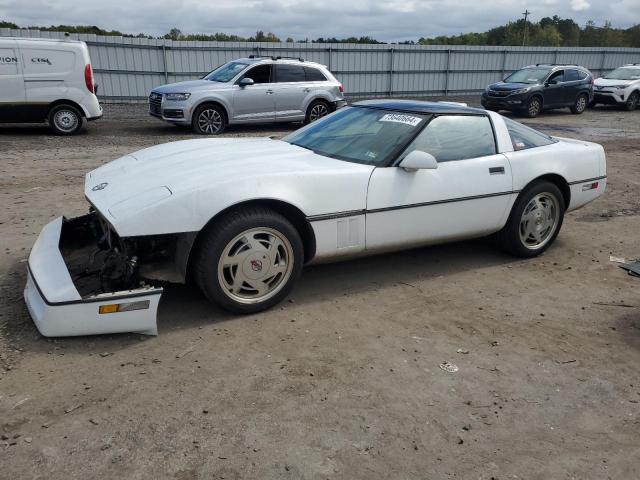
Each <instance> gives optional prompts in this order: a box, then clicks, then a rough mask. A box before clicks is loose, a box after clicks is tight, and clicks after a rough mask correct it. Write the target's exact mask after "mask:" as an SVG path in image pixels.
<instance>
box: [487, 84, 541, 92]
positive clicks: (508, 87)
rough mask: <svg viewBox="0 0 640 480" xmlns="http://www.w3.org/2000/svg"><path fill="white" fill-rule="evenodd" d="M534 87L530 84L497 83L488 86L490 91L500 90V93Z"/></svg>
mask: <svg viewBox="0 0 640 480" xmlns="http://www.w3.org/2000/svg"><path fill="white" fill-rule="evenodd" d="M533 86H535V85H533V84H531V83H506V82H498V83H493V84H491V85H489V88H490V89H491V90H500V91H511V90H519V89H521V88H527V87H533Z"/></svg>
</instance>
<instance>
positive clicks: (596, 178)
mask: <svg viewBox="0 0 640 480" xmlns="http://www.w3.org/2000/svg"><path fill="white" fill-rule="evenodd" d="M605 178H607V176H606V175H603V176H601V177H593V178H586V179H584V180H577V181H575V182H569V185H578V184H579V183H587V182H594V181H596V180H604V179H605Z"/></svg>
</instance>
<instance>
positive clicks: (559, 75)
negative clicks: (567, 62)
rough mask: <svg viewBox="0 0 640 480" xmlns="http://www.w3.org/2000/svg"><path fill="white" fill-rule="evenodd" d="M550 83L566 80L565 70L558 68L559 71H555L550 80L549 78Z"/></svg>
mask: <svg viewBox="0 0 640 480" xmlns="http://www.w3.org/2000/svg"><path fill="white" fill-rule="evenodd" d="M547 81H548V82H549V83H561V82H564V81H565V80H564V70H558V71H557V72H554V73H552V74H551V76H550V77H549V80H547Z"/></svg>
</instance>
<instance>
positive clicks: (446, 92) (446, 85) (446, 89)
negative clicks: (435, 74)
mask: <svg viewBox="0 0 640 480" xmlns="http://www.w3.org/2000/svg"><path fill="white" fill-rule="evenodd" d="M450 68H451V49H450V48H449V49H447V69H446V70H445V72H444V96H445V97H446V96H447V95H449V69H450Z"/></svg>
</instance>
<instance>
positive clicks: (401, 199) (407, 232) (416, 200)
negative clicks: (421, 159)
mask: <svg viewBox="0 0 640 480" xmlns="http://www.w3.org/2000/svg"><path fill="white" fill-rule="evenodd" d="M413 150H422V151H425V152H428V153H430V154H432V155H433V156H434V157H435V158H436V160H437V161H438V167H437V168H436V169H433V170H417V171H405V170H404V169H403V168H401V167H398V166H393V167H386V168H376V169H375V170H374V171H373V173H372V175H371V180H370V182H369V190H368V193H367V213H366V248H367V249H368V250H385V249H390V248H399V247H409V246H413V245H422V244H428V243H433V242H439V241H444V240H451V239H460V238H465V237H473V236H477V235H482V234H488V233H491V232H494V231H497V230H498V229H499V228H501V226H502V225H503V223H504V220H505V218H506V215H507V213H508V212H507V210H508V206H509V205H510V201H511V200H510V199H511V197H512V195H513V193H512V176H511V167H510V164H509V161H508V160H507V158H506V157H505V156H504V155H502V154H499V153H497V148H496V142H495V136H494V132H493V127H492V124H491V121H490V119H489V117H487V116H484V115H474V116H469V115H444V116H436V117H434V118H433V119H432V120H431V121H430V122H429V124H428V125H427V126H426V127H425V129H424V130H423V131H422V132H421V133H420V134H419V135H418V136H417V137H416V139H415V140H414V141H413V142H412V143H411V144H410V145H409V147H407V149H406V150H405V151H404V152H403V154H402V155H401V156H400V157H399V160H398V161H400V160H401V159H402V158H403V157H404V156H406V155H407V154H408V153H410V152H411V151H413Z"/></svg>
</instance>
